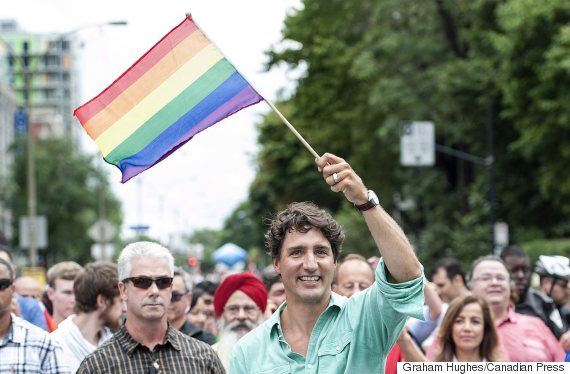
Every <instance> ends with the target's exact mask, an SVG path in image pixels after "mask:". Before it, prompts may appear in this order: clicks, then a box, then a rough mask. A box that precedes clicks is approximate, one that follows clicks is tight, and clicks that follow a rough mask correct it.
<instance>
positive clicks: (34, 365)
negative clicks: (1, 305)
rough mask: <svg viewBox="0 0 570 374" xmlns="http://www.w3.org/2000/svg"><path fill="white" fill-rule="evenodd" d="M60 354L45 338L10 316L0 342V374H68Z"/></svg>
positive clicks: (46, 334)
mask: <svg viewBox="0 0 570 374" xmlns="http://www.w3.org/2000/svg"><path fill="white" fill-rule="evenodd" d="M69 372H70V371H69V368H68V367H67V364H66V363H65V361H64V360H63V351H62V350H61V348H60V346H59V345H57V343H55V341H54V340H52V338H51V337H50V336H49V334H48V333H47V332H46V331H44V330H42V329H40V328H39V327H37V326H34V325H32V324H31V323H29V322H27V321H24V320H23V319H21V318H19V317H16V316H14V315H12V320H11V324H10V330H9V331H8V334H6V336H5V337H4V339H2V340H0V373H54V374H55V373H69Z"/></svg>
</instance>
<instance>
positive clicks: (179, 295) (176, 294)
mask: <svg viewBox="0 0 570 374" xmlns="http://www.w3.org/2000/svg"><path fill="white" fill-rule="evenodd" d="M184 295H186V294H185V293H180V292H173V293H172V297H171V298H170V301H172V302H173V303H177V302H179V301H180V300H182V298H183V297H184Z"/></svg>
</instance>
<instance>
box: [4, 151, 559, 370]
mask: <svg viewBox="0 0 570 374" xmlns="http://www.w3.org/2000/svg"><path fill="white" fill-rule="evenodd" d="M316 166H317V168H318V170H319V172H320V173H322V175H323V178H324V180H325V182H326V183H327V184H328V185H329V186H330V188H331V190H332V191H333V192H340V193H343V194H344V196H345V197H346V199H347V200H348V201H349V202H351V203H352V204H354V206H355V208H356V209H357V210H358V211H359V212H361V214H362V216H363V218H364V221H365V222H366V225H367V226H368V228H369V231H370V234H371V236H372V238H373V239H374V241H375V243H376V245H377V247H378V256H377V257H374V258H371V259H366V258H364V257H362V256H360V255H357V254H350V255H347V256H342V254H341V249H342V244H343V241H344V232H343V230H342V228H341V226H340V225H339V224H338V223H337V222H336V221H335V220H334V219H333V218H332V217H331V216H330V214H329V213H327V212H326V211H325V210H323V209H322V208H319V207H318V206H316V205H315V204H313V203H310V202H303V203H292V204H290V205H289V206H288V207H287V208H286V209H284V210H283V211H281V212H280V213H278V214H277V215H276V216H275V217H274V218H273V219H272V221H271V223H270V226H269V228H268V231H267V233H266V235H265V239H266V245H267V250H268V253H269V255H270V257H271V261H272V264H271V265H270V266H268V267H266V268H264V269H262V271H260V272H259V273H256V272H239V273H233V274H228V275H227V276H225V277H224V278H223V279H222V280H221V281H220V282H219V284H218V283H214V282H211V281H209V280H202V281H200V282H198V283H195V282H194V281H193V277H192V276H191V274H189V273H188V272H187V271H185V270H184V268H182V267H177V266H175V262H174V258H173V256H172V254H171V253H170V251H169V250H168V249H167V248H165V247H163V246H162V245H160V244H158V243H152V242H135V243H131V244H129V245H127V246H126V247H125V248H124V249H123V250H122V251H121V253H120V255H119V258H118V260H117V264H114V263H111V262H105V261H98V262H93V263H88V264H86V265H85V266H81V265H79V264H77V263H75V262H72V261H65V262H61V263H57V264H55V265H53V266H52V267H50V268H49V269H48V271H47V285H46V289H45V290H44V289H42V288H41V287H40V284H39V283H38V282H37V281H36V280H35V279H34V278H31V277H26V276H21V277H17V276H16V274H17V269H16V267H15V266H14V264H13V259H12V254H11V251H10V249H9V247H8V246H7V245H4V244H2V245H1V246H0V372H2V373H3V372H15V373H20V372H21V373H24V372H25V373H110V372H112V373H146V372H149V373H171V372H177V373H224V372H229V373H296V372H314V373H332V372H355V373H357V372H371V373H382V372H386V373H396V365H397V362H401V361H414V362H427V361H441V362H450V361H470V362H474V361H534V362H536V361H541V362H542V361H564V359H565V356H566V352H567V351H568V350H570V332H569V327H570V309H569V308H568V307H567V304H568V303H569V302H570V300H569V298H570V292H569V290H570V288H569V286H568V281H569V279H570V263H569V260H568V258H566V257H562V256H540V258H539V259H538V261H537V263H536V264H535V266H534V270H535V273H536V274H537V275H538V277H539V284H538V287H537V288H532V287H531V276H532V274H533V271H532V270H533V267H532V265H531V260H530V257H529V256H528V254H527V253H526V252H525V251H524V250H523V249H522V248H520V247H517V246H511V247H507V248H506V249H505V250H503V252H502V253H501V256H500V257H499V256H484V257H481V258H479V259H477V260H475V261H474V262H473V263H472V264H471V267H470V269H469V271H468V272H467V273H465V272H464V270H463V268H462V266H461V264H460V263H459V262H458V261H456V260H455V259H442V260H440V261H439V262H438V263H437V264H436V266H435V267H434V269H433V271H432V273H431V279H430V280H428V279H427V278H426V277H425V276H424V273H423V267H422V265H421V264H420V263H419V262H418V260H417V258H416V255H415V254H414V251H413V249H412V246H411V245H410V243H409V241H408V239H407V238H406V236H405V235H404V233H403V231H402V230H401V229H400V227H399V226H398V225H397V224H396V222H395V221H394V220H393V219H392V218H391V217H390V215H389V214H387V213H386V212H385V211H384V210H383V209H382V207H381V206H380V205H379V201H378V198H377V197H376V195H375V194H374V192H372V191H370V190H368V189H367V188H366V187H365V185H364V183H363V181H362V180H361V178H360V177H359V176H358V175H357V174H356V173H355V172H354V170H353V169H352V168H351V167H350V165H349V164H348V163H347V162H346V161H344V160H343V159H341V158H339V157H337V156H335V155H332V154H325V155H324V156H322V157H320V158H318V159H316Z"/></svg>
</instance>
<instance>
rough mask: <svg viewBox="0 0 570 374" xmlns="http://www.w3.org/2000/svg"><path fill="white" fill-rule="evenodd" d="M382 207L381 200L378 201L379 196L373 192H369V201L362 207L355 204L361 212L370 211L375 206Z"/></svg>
mask: <svg viewBox="0 0 570 374" xmlns="http://www.w3.org/2000/svg"><path fill="white" fill-rule="evenodd" d="M377 205H380V200H378V196H376V193H374V191H372V190H368V201H367V202H365V203H364V204H361V205H356V204H354V207H355V208H356V209H358V210H360V211H361V212H365V211H367V210H368V209H372V208H374V207H375V206H377Z"/></svg>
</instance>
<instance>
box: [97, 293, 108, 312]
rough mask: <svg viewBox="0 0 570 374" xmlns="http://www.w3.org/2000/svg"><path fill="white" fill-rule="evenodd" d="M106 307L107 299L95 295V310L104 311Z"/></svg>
mask: <svg viewBox="0 0 570 374" xmlns="http://www.w3.org/2000/svg"><path fill="white" fill-rule="evenodd" d="M106 307H107V299H106V298H105V296H103V295H101V294H99V295H97V309H101V310H103V309H105V308H106Z"/></svg>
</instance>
